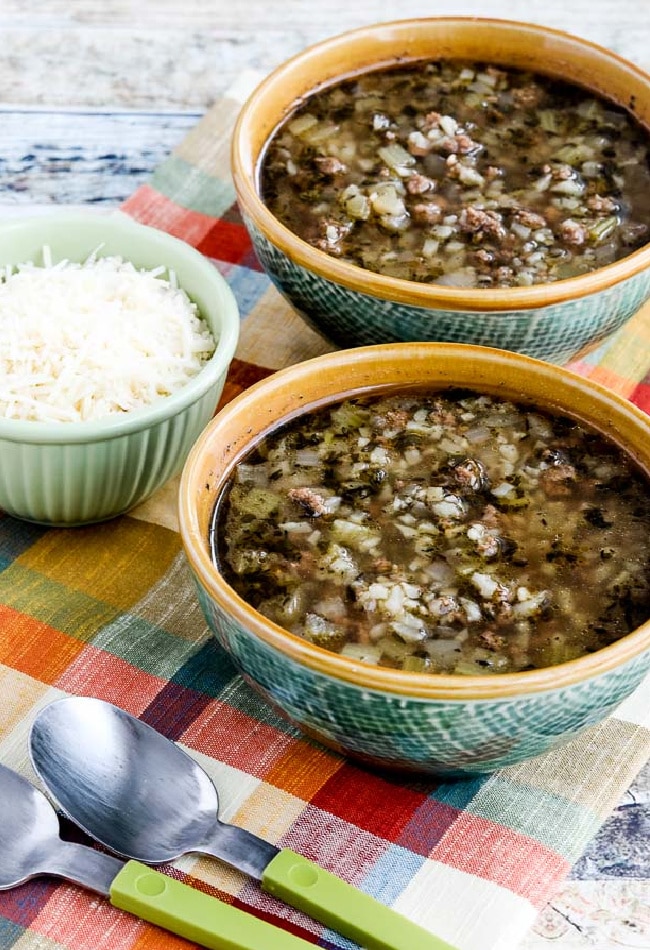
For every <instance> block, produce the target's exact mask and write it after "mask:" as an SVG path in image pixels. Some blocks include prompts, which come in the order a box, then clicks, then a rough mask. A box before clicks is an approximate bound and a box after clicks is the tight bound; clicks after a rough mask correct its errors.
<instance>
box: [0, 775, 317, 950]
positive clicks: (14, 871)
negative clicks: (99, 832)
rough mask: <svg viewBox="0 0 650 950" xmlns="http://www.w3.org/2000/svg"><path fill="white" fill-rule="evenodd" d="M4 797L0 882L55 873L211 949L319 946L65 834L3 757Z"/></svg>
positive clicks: (0, 797)
mask: <svg viewBox="0 0 650 950" xmlns="http://www.w3.org/2000/svg"><path fill="white" fill-rule="evenodd" d="M0 801H1V802H2V823H0V890H8V889H9V888H11V887H16V886H17V885H18V884H24V883H25V881H29V880H30V879H31V878H33V877H40V876H41V875H43V874H47V875H49V874H51V875H54V876H55V877H62V878H65V879H66V880H68V881H72V882H73V883H74V884H80V885H81V887H85V888H88V889H89V890H91V891H95V892H96V893H97V894H102V895H103V896H104V897H108V898H109V899H110V902H111V904H113V905H114V906H115V907H119V908H120V909H121V910H128V911H130V913H132V914H135V915H136V916H138V917H140V918H141V919H142V920H148V921H150V922H151V923H154V924H158V926H160V927H164V928H165V929H166V930H171V932H172V933H175V934H178V935H179V936H181V937H187V938H188V939H189V940H193V941H194V942H195V943H200V944H201V945H202V946H204V947H209V948H211V950H260V948H261V947H264V948H265V950H266V948H269V947H270V948H273V950H308V948H311V950H313V946H312V944H310V943H307V942H306V941H305V940H301V939H300V938H299V937H294V936H293V935H292V934H289V933H286V932H285V931H284V930H280V928H279V927H274V926H273V925H272V924H267V923H265V922H264V921H262V920H258V919H257V918H256V917H253V916H252V915H251V914H247V913H245V912H244V911H242V910H237V909H236V908H235V907H231V906H230V905H229V904H224V903H223V902H222V901H220V900H218V899H217V898H216V897H210V896H209V895H208V894H203V893H202V892H201V891H197V890H195V889H194V888H192V887H188V885H187V884H181V882H180V881H175V880H173V878H170V877H167V876H166V875H165V874H160V872H158V871H152V870H151V868H148V867H145V866H144V865H143V864H139V863H138V862H136V861H129V862H128V864H125V863H124V861H118V859H117V858H113V857H111V856H110V855H108V854H101V853H100V852H99V851H94V850H93V849H92V848H87V847H86V846H85V845H83V844H73V843H72V842H70V841H62V840H61V838H60V837H59V821H58V818H57V816H56V812H55V811H54V809H53V807H52V806H51V805H50V803H49V802H48V800H47V798H46V797H45V795H43V793H42V792H40V791H39V790H38V789H37V788H34V786H33V785H32V784H31V783H30V782H28V781H27V779H25V778H23V777H22V775H18V774H17V773H16V772H13V771H12V770H11V769H8V768H6V766H4V765H0Z"/></svg>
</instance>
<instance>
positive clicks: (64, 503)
mask: <svg viewBox="0 0 650 950" xmlns="http://www.w3.org/2000/svg"><path fill="white" fill-rule="evenodd" d="M44 246H48V247H49V249H50V251H51V255H52V260H53V262H57V261H59V260H62V259H68V260H71V261H83V260H85V259H86V258H87V257H88V256H89V255H90V254H91V253H92V252H93V251H95V250H97V249H99V250H98V254H99V255H101V256H113V255H119V256H120V257H122V258H123V259H125V260H129V261H131V262H132V263H133V264H134V265H135V266H136V267H142V268H146V269H151V268H154V267H158V266H165V267H166V268H168V269H170V270H172V271H174V273H175V274H176V276H177V278H178V283H179V286H181V287H182V288H183V289H184V290H185V291H186V292H187V294H188V295H189V297H190V298H191V299H192V300H193V301H194V302H195V303H196V304H197V306H198V307H199V310H200V312H201V314H202V316H203V317H204V319H205V320H206V322H207V323H208V324H209V326H210V329H211V330H212V332H213V334H214V336H215V338H217V340H218V344H217V348H216V351H215V353H214V355H213V356H212V358H211V359H210V360H209V362H208V363H207V364H206V365H205V367H204V368H203V369H202V370H201V372H200V373H199V374H198V375H197V376H196V377H194V379H192V380H191V381H190V382H189V383H188V384H187V385H185V386H184V387H183V388H182V389H180V390H178V391H177V392H175V393H173V394H172V395H171V396H168V397H165V398H162V399H160V400H159V401H157V402H155V403H152V404H151V405H150V406H147V407H144V408H142V409H137V410H134V411H132V412H128V413H124V414H122V415H110V416H106V417H105V418H103V419H99V420H97V421H84V422H63V423H50V422H31V421H21V420H17V419H4V418H0V508H2V509H4V511H6V512H7V513H8V514H11V515H14V516H15V517H17V518H23V519H25V520H28V521H35V522H39V523H42V524H49V525H59V526H68V525H81V524H87V523H90V522H96V521H104V520H106V519H108V518H112V517H114V516H115V515H118V514H121V513H123V512H125V511H128V509H130V508H133V507H134V506H135V505H137V504H139V503H140V502H142V501H144V500H145V499H146V498H148V497H149V495H151V494H152V493H153V492H154V491H155V490H156V489H157V488H159V487H160V486H161V485H163V484H164V483H165V482H166V481H167V480H168V479H170V478H171V477H172V476H173V475H175V474H177V473H178V472H179V471H180V469H181V468H182V465H183V462H184V461H185V458H186V456H187V453H188V451H189V449H190V447H191V446H192V443H193V442H194V441H195V439H196V438H197V436H198V434H199V433H200V432H201V430H202V429H203V427H204V426H205V425H206V423H207V422H208V421H209V419H210V418H211V417H212V415H213V414H214V411H215V409H216V406H217V402H218V400H219V396H220V394H221V390H222V388H223V385H224V381H225V376H226V372H227V370H228V367H229V365H230V362H231V360H232V356H233V353H234V351H235V346H236V345H237V339H238V333H239V313H238V309H237V304H236V302H235V299H234V297H233V295H232V293H231V291H230V289H229V287H228V286H227V284H226V282H225V281H224V279H223V278H222V277H221V275H220V274H219V273H218V271H217V270H216V268H215V267H214V266H213V265H212V264H211V263H210V262H209V261H207V260H206V259H205V258H204V257H203V256H202V255H201V254H199V253H198V251H195V250H194V249H193V248H191V247H189V245H187V244H185V243H184V242H183V241H179V240H177V239H176V238H173V237H171V236H170V235H168V234H165V233H164V232H162V231H158V230H156V229H154V228H148V227H144V226H142V225H139V224H135V223H134V222H133V221H131V220H129V219H128V218H126V217H125V216H123V215H121V214H119V215H118V214H114V215H97V214H91V213H88V214H84V213H70V212H67V211H61V212H58V211H57V212H53V213H52V214H48V215H47V216H44V217H35V218H25V219H20V220H16V221H13V220H11V221H9V222H7V223H4V224H2V225H0V267H2V266H5V265H7V264H18V263H21V262H24V261H28V260H31V261H33V262H34V263H36V264H38V263H41V262H42V258H43V248H44Z"/></svg>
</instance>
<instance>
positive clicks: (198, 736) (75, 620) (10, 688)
mask: <svg viewBox="0 0 650 950" xmlns="http://www.w3.org/2000/svg"><path fill="white" fill-rule="evenodd" d="M249 87H250V80H249V78H248V77H244V78H243V79H242V83H241V84H240V86H239V87H238V88H237V89H235V90H233V91H232V94H231V95H230V96H229V97H227V98H225V99H223V100H222V101H220V102H218V103H217V104H216V105H215V106H214V108H213V109H211V110H210V111H209V113H208V114H207V115H206V116H205V118H204V119H203V120H202V121H201V122H200V124H199V125H198V126H197V127H196V128H195V129H194V130H193V131H192V132H191V133H190V135H189V136H188V137H187V138H186V139H185V141H183V142H182V144H181V145H180V146H179V147H178V148H177V149H176V151H175V152H174V153H173V154H172V155H171V156H170V158H169V159H168V160H167V161H166V162H165V163H164V164H163V165H162V167H160V168H159V169H158V170H157V171H156V173H155V175H154V177H153V180H152V182H151V184H150V185H147V186H145V187H142V188H140V189H139V190H138V191H137V192H136V193H135V194H134V195H133V197H132V198H131V199H130V200H128V201H127V202H126V205H125V206H124V209H123V210H124V212H126V213H127V214H129V215H131V216H133V217H134V218H136V219H137V220H139V221H142V222H144V223H147V224H150V225H154V226H156V227H159V228H162V229H164V230H166V231H169V232H171V233H173V234H175V235H177V236H178V237H181V238H183V239H185V240H186V241H188V242H189V243H190V244H193V245H194V246H195V247H197V248H199V249H200V250H201V251H202V252H203V253H204V254H206V255H207V256H208V257H210V258H211V259H213V260H214V263H215V265H216V266H217V267H218V268H219V270H220V271H221V272H222V273H223V274H224V276H225V277H226V279H227V280H228V282H229V283H230V285H231V286H232V288H233V290H234V292H235V294H236V296H237V299H238V301H239V306H240V308H241V313H242V335H241V344H240V346H239V349H238V352H237V358H236V359H235V361H234V363H233V366H232V371H231V373H230V376H229V379H228V383H227V386H226V391H225V393H224V399H225V400H226V399H229V398H232V397H233V396H234V395H235V394H236V393H237V392H239V391H241V390H242V389H243V388H245V387H246V386H248V385H250V384H251V383H252V382H253V381H255V380H257V379H260V378H262V377H264V376H266V375H268V374H269V373H270V372H272V371H273V370H275V369H277V368H279V367H282V366H285V365H287V364H289V363H292V362H295V361H297V360H300V359H304V358H307V357H311V356H315V355H318V354H319V353H322V352H325V351H326V350H327V349H328V348H329V347H328V346H327V344H326V343H324V342H323V341H322V340H321V339H320V338H319V337H317V336H316V335H315V334H314V333H312V332H311V331H310V330H309V329H307V327H306V326H305V325H304V324H303V322H302V320H301V319H300V318H299V317H297V316H296V315H295V314H294V313H293V312H292V311H291V309H290V308H289V306H288V305H287V304H286V303H285V302H284V301H283V300H282V299H281V298H280V296H279V295H278V294H277V292H276V291H275V290H274V288H273V287H272V286H271V285H270V283H269V281H268V279H267V278H266V277H265V276H264V274H263V273H262V272H261V271H260V268H259V266H258V264H257V262H256V260H255V257H254V254H253V252H252V250H251V246H250V243H249V241H248V238H247V236H246V233H245V230H244V228H243V227H242V224H241V221H240V219H239V217H238V215H237V212H236V209H235V207H234V194H233V190H232V185H231V183H230V180H229V173H228V153H229V132H230V129H231V126H232V122H233V120H234V117H235V115H236V112H237V110H238V108H239V105H240V102H241V100H242V96H243V95H244V94H245V93H246V92H247V90H248V88H249ZM574 368H576V369H577V370H578V372H580V373H583V374H584V375H587V376H591V377H592V378H594V379H597V380H599V381H600V382H602V383H604V384H605V385H607V386H610V387H611V388H613V389H616V390H617V391H618V392H620V393H623V394H624V395H625V396H627V397H629V398H630V399H632V400H633V401H634V402H636V403H637V405H639V406H641V407H642V408H644V409H646V410H648V411H650V309H649V308H646V309H645V311H643V312H641V313H640V314H638V315H637V316H636V317H635V318H634V319H633V320H632V321H631V322H630V323H629V324H628V325H627V326H626V327H625V328H624V330H623V331H622V332H620V333H619V334H618V335H617V336H616V337H615V338H614V339H613V340H611V341H610V342H608V343H607V344H606V345H605V346H603V347H602V348H601V349H600V350H598V351H597V352H595V353H593V354H592V355H591V356H589V357H587V358H586V359H585V360H584V361H582V362H580V363H579V364H577V365H576V366H575V367H574ZM176 491H177V482H173V483H170V484H169V485H168V486H166V487H165V488H164V489H162V490H161V491H160V492H159V493H158V494H157V495H156V496H155V497H154V498H153V499H152V500H150V501H149V502H148V503H146V504H145V505H143V506H141V507H140V508H139V509H137V510H136V511H134V512H132V513H131V515H129V516H125V517H122V518H118V519H116V520H114V521H112V522H108V523H106V524H103V525H99V526H96V527H88V528H82V529H69V530H61V529H48V528H44V527H39V526H35V525H31V524H27V523H22V522H20V521H16V520H14V519H12V518H9V517H4V518H2V519H1V520H0V761H2V762H3V763H4V764H5V765H8V766H10V767H13V768H15V769H17V770H18V771H20V772H22V773H23V774H24V775H26V776H28V777H29V778H30V779H32V780H34V776H33V773H32V771H31V768H30V765H29V761H28V756H27V734H28V730H29V726H30V724H31V721H32V719H33V716H34V714H35V712H36V711H37V710H38V709H40V708H41V707H42V706H43V705H45V704H46V703H48V702H50V701H51V700H53V699H55V698H57V697H59V696H61V695H64V694H78V695H87V696H97V697H100V698H103V699H106V700H109V701H110V702H113V703H116V704H117V705H119V706H121V707H123V708H124V709H127V710H128V711H129V712H131V713H133V714H135V715H137V716H139V717H141V718H142V719H144V720H145V721H146V722H148V723H149V724H150V725H152V726H154V727H155V728H156V729H158V730H160V731H161V732H162V733H164V734H165V735H167V736H169V737H170V738H171V739H174V740H176V741H177V742H179V743H180V744H181V745H182V746H183V747H184V748H185V749H186V750H187V751H188V752H189V753H190V754H191V755H193V756H194V757H195V758H196V759H197V760H198V761H199V762H200V763H201V765H202V766H204V768H205V769H206V771H207V772H208V773H209V774H210V776H211V777H212V778H213V780H214V781H215V783H216V785H217V787H218V789H219V792H220V797H221V803H222V817H223V818H224V819H225V820H227V821H231V822H233V823H236V824H240V825H243V826H245V827H246V828H248V829H250V830H251V831H253V832H255V833H257V834H259V835H261V836H263V837H265V838H267V839H269V840H271V841H273V842H275V843H278V844H280V845H286V846H289V847H291V848H293V849H295V850H297V851H300V852H302V853H304V854H305V855H307V856H308V857H310V858H312V859H315V860H316V861H318V862H320V863H322V864H323V865H324V866H325V867H327V868H329V869H331V870H333V871H335V872H336V873H338V874H339V875H341V876H342V877H344V878H346V879H348V880H350V881H352V882H353V883H355V884H357V885H358V886H359V887H361V888H363V889H365V890H367V891H369V892H370V893H372V894H373V895H375V896H376V897H377V898H378V899H379V900H381V901H384V902H386V903H389V904H393V905H394V906H395V907H396V908H397V909H399V910H400V911H401V912H403V913H404V914H406V915H407V916H409V917H411V918H412V919H413V920H416V921H418V922H419V923H421V924H423V925H424V926H425V927H429V928H430V929H431V930H432V931H433V932H435V933H437V934H438V935H440V936H441V937H443V938H445V939H447V940H448V941H449V942H451V943H452V944H454V945H456V946H458V948H459V950H512V948H515V947H516V946H517V944H518V943H519V941H520V939H521V938H522V937H523V936H524V934H525V933H526V931H527V930H528V928H529V927H530V926H531V924H532V923H533V921H534V919H535V916H536V913H537V911H538V909H539V908H540V907H541V906H543V905H544V903H545V902H546V901H547V900H548V899H549V897H550V896H551V895H552V894H553V891H554V889H555V888H557V886H558V884H559V883H560V882H561V881H562V879H563V878H564V877H565V876H566V875H567V874H568V872H569V870H570V868H571V865H572V863H573V862H575V861H576V860H577V858H578V857H579V856H580V854H581V853H582V851H583V850H584V848H585V846H586V844H587V843H588V841H589V840H590V838H591V837H592V836H593V835H594V834H595V832H596V831H597V829H598V828H599V826H600V825H601V823H602V822H603V821H604V820H605V818H606V817H607V815H608V814H609V812H610V810H611V809H612V807H613V806H614V805H615V803H616V802H617V801H618V800H619V799H620V797H621V795H622V794H623V792H624V790H625V789H626V788H627V787H628V785H629V783H630V782H631V781H632V779H633V778H634V776H635V775H636V774H637V772H638V770H639V769H640V768H641V767H642V765H643V763H644V762H645V761H646V759H647V757H648V755H649V753H650V679H649V680H648V681H647V682H646V683H645V684H644V685H643V686H642V687H640V688H639V689H638V690H637V692H636V693H635V695H634V696H633V697H631V698H630V699H629V700H628V701H627V702H626V703H625V704H624V705H623V706H622V707H621V708H619V710H618V712H617V714H616V716H615V717H611V718H609V719H608V720H607V721H605V722H604V723H602V724H601V725H600V726H599V727H597V728H594V729H591V730H590V731H589V732H587V733H585V734H583V735H582V737H581V738H580V739H578V740H576V741H574V742H573V743H572V744H571V745H570V746H568V747H565V748H564V749H561V750H558V751H556V752H552V753H550V754H548V755H545V756H543V757H541V758H539V759H537V760H535V761H533V762H529V763H525V764H523V765H519V766H516V767H513V768H509V769H507V770H504V771H502V772H498V773H495V774H492V775H486V776H482V777H477V778H473V779H472V780H469V781H458V782H442V783H438V782H436V781H433V780H421V779H413V780H409V781H404V780H403V779H400V778H397V777H394V778H387V777H385V776H383V777H380V776H379V775H377V774H375V773H373V772H370V771H367V770H365V769H363V768H361V767H359V766H358V765H355V764H354V763H353V762H351V761H346V760H345V759H342V758H340V757H339V756H338V755H335V754H334V753H331V752H329V751H326V750H325V749H323V748H320V747H319V746H317V745H315V744H314V743H312V742H309V741H307V740H306V739H304V738H302V737H301V736H300V735H299V734H298V733H297V732H295V731H294V730H293V729H292V728H290V727H289V726H288V725H287V724H286V723H285V722H284V721H282V720H280V719H279V718H278V717H277V716H276V715H275V713H273V712H272V711H271V710H270V709H269V708H268V707H267V706H266V705H265V704H264V703H263V702H262V701H261V700H260V699H259V698H258V697H257V696H256V695H255V694H254V693H253V692H252V691H251V690H250V689H249V688H248V687H247V686H246V685H245V684H244V683H243V682H242V680H241V679H240V678H239V677H238V676H237V675H236V674H235V671H234V669H233V667H232V666H231V664H230V662H229V660H228V658H227V656H226V655H225V654H224V652H223V651H222V650H221V649H220V648H219V647H218V646H217V644H216V643H215V641H214V639H213V638H212V637H211V636H210V635H209V633H208V630H207V628H206V625H205V623H204V620H203V618H202V616H201V613H200V610H199V607H198V603H197V600H196V597H195V592H194V588H193V586H192V582H191V580H190V577H189V572H188V569H187V566H186V564H185V561H184V556H183V554H182V550H181V544H180V539H179V535H178V532H177V521H176ZM0 820H2V821H3V822H4V821H9V820H11V819H10V817H9V816H8V815H6V814H4V812H3V811H2V806H1V803H0ZM68 833H69V829H68ZM0 860H2V856H1V855H0ZM164 870H165V871H166V872H167V873H169V874H170V875H173V876H174V877H177V878H181V879H184V880H186V881H188V882H190V883H192V884H194V885H195V886H197V887H200V888H201V889H203V890H205V891H208V892H210V893H214V894H217V895H219V896H220V897H222V898H223V899H225V900H227V901H229V902H232V903H233V904H235V905H237V906H239V907H243V908H246V909H249V910H251V911H252V912H253V913H256V914H258V915H260V916H263V917H265V918H267V919H270V920H272V921H274V922H276V923H278V924H279V925H280V926H282V927H284V928H286V929H287V930H290V931H292V932H295V933H298V934H300V935H302V936H303V937H304V938H305V939H306V940H308V941H310V942H312V943H314V944H316V945H318V946H321V947H330V948H332V947H346V946H351V944H349V943H348V942H346V941H344V940H343V939H342V938H340V937H338V936H337V935H336V934H333V933H332V932H324V930H323V928H322V927H321V926H320V925H317V924H315V923H314V922H313V921H311V920H310V919H308V918H307V917H305V916H303V915H301V914H300V913H298V912H296V911H292V910H290V909H289V908H287V907H285V906H284V905H282V904H280V903H278V902H276V901H275V900H274V899H272V898H269V897H267V896H265V895H264V894H262V893H261V891H260V890H259V888H258V887H257V885H256V884H254V883H252V882H251V881H249V880H248V879H246V878H244V877H243V876H242V875H240V874H239V873H236V872H234V871H232V870H229V869H228V868H226V867H224V866H222V865H220V864H219V863H218V862H216V861H214V860H210V859H207V858H202V857H199V856H197V855H192V856H187V857H185V858H183V859H181V860H179V861H177V862H175V863H174V864H173V865H170V866H168V867H166V868H164ZM183 946H189V945H188V944H187V943H186V942H185V941H183V940H180V939H179V938H176V937H172V936H170V935H168V934H166V933H164V932H163V931H160V930H158V929H157V928H155V927H153V926H151V925H148V924H144V923H142V922H140V921H138V920H136V919H135V918H133V917H131V916H129V915H128V914H126V913H122V912H121V911H118V910H116V909H114V908H112V907H111V906H110V905H109V904H108V903H107V902H105V901H103V900H101V899H98V898H96V897H94V896H92V895H90V894H89V893H87V892H84V891H82V890H80V889H79V888H76V887H73V886H71V885H68V884H65V883H61V882H56V881H54V880H53V879H49V880H46V879H41V880H37V881H34V882H31V883H29V884H26V885H23V886H21V887H19V888H15V889H14V890H11V891H5V892H2V893H0V948H2V950H6V948H9V947H15V948H20V950H60V948H70V950H103V948H106V950H147V948H152V947H156V948H172V947H174V948H176V947H177V948H179V950H180V948H181V947H183ZM260 950H264V948H260Z"/></svg>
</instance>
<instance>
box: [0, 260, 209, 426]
mask: <svg viewBox="0 0 650 950" xmlns="http://www.w3.org/2000/svg"><path fill="white" fill-rule="evenodd" d="M43 261H44V266H42V267H39V266H36V265H34V264H32V263H31V262H29V263H25V264H20V265H18V266H17V267H16V268H12V269H6V270H4V271H3V272H2V273H0V417H4V418H7V419H23V420H34V421H53V422H75V421H82V420H87V419H98V418H101V417H102V416H107V415H110V414H113V413H124V412H130V411H131V410H133V409H138V408H140V407H142V406H145V405H148V404H150V403H152V402H154V401H155V400H157V399H160V398H161V397H165V396H169V395H170V394H171V393H173V392H175V391H176V390H178V389H180V388H181V387H182V386H184V385H185V384H186V383H187V382H188V381H189V380H190V379H191V378H192V377H194V376H196V374H197V373H198V372H199V371H200V370H201V368H202V367H203V365H204V364H205V363H206V361H207V360H208V359H209V358H210V357H211V356H212V354H213V353H214V350H215V345H216V344H215V340H214V337H213V336H212V333H211V332H210V329H209V328H208V326H207V324H206V323H205V321H204V320H203V319H202V318H201V316H200V314H199V312H198V309H197V307H196V305H195V304H194V303H192V301H191V300H190V299H189V298H188V296H187V294H186V293H185V292H184V291H183V290H181V289H180V288H179V287H178V286H177V284H176V280H175V276H174V275H173V274H168V276H167V277H165V276H164V275H165V274H166V269H165V268H164V267H159V268H155V269H154V270H150V271H146V270H138V269H136V268H135V267H134V265H133V264H131V263H130V262H128V261H124V260H122V258H120V257H104V258H102V257H98V256H97V253H96V252H95V253H93V254H92V255H91V256H90V257H89V258H88V259H87V260H86V261H85V262H84V263H82V264H77V263H72V262H70V261H61V262H59V263H58V264H52V261H51V255H50V251H49V249H48V248H45V249H44V253H43Z"/></svg>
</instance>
